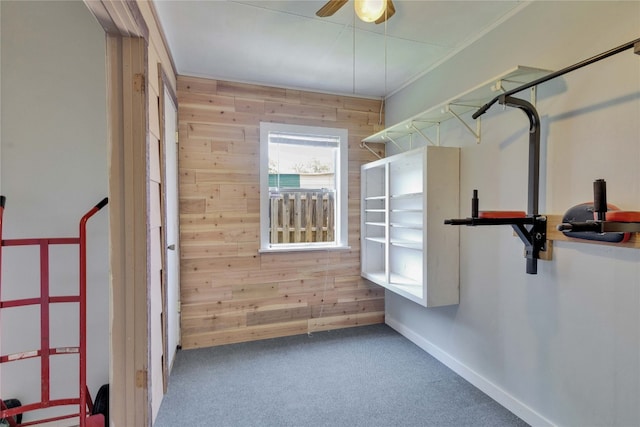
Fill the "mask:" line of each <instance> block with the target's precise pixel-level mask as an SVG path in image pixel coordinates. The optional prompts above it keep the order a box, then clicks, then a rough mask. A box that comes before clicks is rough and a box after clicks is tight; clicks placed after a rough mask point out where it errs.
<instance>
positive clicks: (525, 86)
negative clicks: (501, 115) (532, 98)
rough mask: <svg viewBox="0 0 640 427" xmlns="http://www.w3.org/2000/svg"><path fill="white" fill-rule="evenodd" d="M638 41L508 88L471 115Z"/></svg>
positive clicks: (628, 47) (482, 111) (637, 40)
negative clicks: (504, 98)
mask: <svg viewBox="0 0 640 427" xmlns="http://www.w3.org/2000/svg"><path fill="white" fill-rule="evenodd" d="M638 43H640V38H638V39H635V40H633V41H630V42H628V43H625V44H623V45H620V46H618V47H615V48H613V49H611V50H608V51H606V52H603V53H601V54H599V55H595V56H592V57H591V58H588V59H585V60H583V61H580V62H578V63H576V64H573V65H570V66H568V67H566V68H563V69H562V70H558V71H556V72H553V73H551V74H547V75H546V76H544V77H540V78H539V79H536V80H534V81H532V82H529V83H525V84H523V85H522V86H518V87H517V88H515V89H511V90H508V91H506V92H505V93H503V94H501V95H498V96H496V97H495V98H493V99H492V100H491V101H489V102H487V103H486V104H484V105H483V106H482V107H480V109H478V111H476V112H475V113H473V115H472V116H471V117H473V118H474V119H477V118H478V117H480V116H481V115H483V114H484V113H486V112H487V110H488V109H489V108H491V106H492V105H493V104H495V103H496V102H498V100H499V99H500V97H501V96H505V95H506V96H509V95H513V94H514V93H518V92H520V91H522V90H525V89H528V88H530V87H533V86H537V85H539V84H541V83H544V82H547V81H549V80H552V79H555V78H556V77H559V76H562V75H563V74H567V73H569V72H571V71H574V70H577V69H578V68H582V67H584V66H587V65H590V64H593V63H594V62H598V61H600V60H602V59H605V58H608V57H610V56H613V55H616V54H618V53H620V52H623V51H625V50H627V49H631V48H632V47H634V46H635V45H636V44H638Z"/></svg>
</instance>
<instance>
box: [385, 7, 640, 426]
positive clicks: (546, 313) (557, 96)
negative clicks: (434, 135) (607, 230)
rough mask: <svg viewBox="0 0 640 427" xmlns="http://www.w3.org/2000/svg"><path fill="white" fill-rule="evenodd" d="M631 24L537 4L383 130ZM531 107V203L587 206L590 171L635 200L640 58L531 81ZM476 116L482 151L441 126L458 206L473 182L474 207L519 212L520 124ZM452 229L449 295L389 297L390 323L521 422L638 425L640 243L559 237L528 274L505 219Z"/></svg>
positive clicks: (494, 113) (522, 186) (513, 116)
mask: <svg viewBox="0 0 640 427" xmlns="http://www.w3.org/2000/svg"><path fill="white" fill-rule="evenodd" d="M542 23H544V25H542ZM638 29H640V3H638V2H533V3H532V4H531V5H529V6H528V7H526V8H524V9H523V11H522V12H521V13H520V14H519V15H517V16H515V17H514V18H513V19H511V20H510V21H508V22H506V23H505V24H503V25H501V26H500V27H498V28H496V29H495V30H494V31H492V32H491V33H489V34H488V35H487V36H486V37H485V38H484V39H483V40H480V41H478V42H476V43H475V44H474V45H472V46H470V48H468V49H466V50H464V51H462V52H461V53H460V54H459V55H457V56H456V57H454V58H452V59H451V60H450V61H449V62H448V63H445V64H443V65H442V66H441V67H439V68H438V69H437V70H434V72H433V73H431V74H430V75H428V76H426V77H425V78H423V79H422V80H420V81H418V82H416V83H415V84H414V85H413V86H412V87H410V88H408V89H407V90H406V91H403V92H401V93H398V94H397V95H395V96H394V97H393V98H391V99H390V100H389V101H388V103H387V112H386V117H387V120H388V124H392V123H395V122H398V121H400V120H402V119H405V118H407V117H409V116H411V115H413V114H415V113H417V112H419V111H420V110H422V109H426V108H427V107H428V106H429V104H431V103H432V102H433V103H434V104H436V103H438V102H440V101H443V100H445V99H447V98H448V97H451V96H453V95H455V94H456V92H462V91H464V90H466V89H467V88H470V87H473V86H474V85H475V84H477V83H479V82H482V81H484V80H486V79H488V78H490V77H491V76H493V75H497V74H499V73H500V72H502V71H505V70H507V69H509V68H511V67H513V66H515V65H529V66H534V67H540V68H548V69H560V68H563V67H565V66H568V65H571V64H573V63H575V62H578V61H580V60H582V59H585V58H588V57H590V56H593V55H595V54H598V53H600V52H603V51H606V50H608V49H610V48H613V47H615V46H618V45H621V44H623V43H625V42H628V41H630V40H633V39H636V38H638V37H640V32H639V31H638ZM523 96H524V97H526V96H527V94H524V95H523ZM538 111H539V114H540V117H541V120H542V162H541V193H540V194H541V211H542V212H545V213H555V214H561V213H563V212H564V211H565V210H566V209H567V208H569V207H570V206H572V205H575V204H577V203H581V202H584V201H588V200H591V199H592V197H593V193H592V182H593V180H595V179H597V178H604V179H606V180H607V184H608V187H607V193H608V196H609V201H610V202H613V203H616V204H618V205H619V206H620V207H621V208H623V209H630V210H640V172H639V169H638V164H639V161H640V144H638V141H639V140H640V120H639V119H640V56H638V55H634V54H633V53H632V51H627V52H624V53H621V54H619V55H617V56H615V57H612V58H609V59H607V60H604V61H603V62H600V63H598V64H594V65H591V66H589V67H587V68H584V69H581V70H579V71H575V72H573V73H571V74H568V75H566V76H565V77H564V78H561V79H558V80H555V81H553V82H549V83H546V84H544V85H542V86H541V87H540V88H539V92H538ZM468 119H469V120H470V118H468ZM482 120H483V121H482V143H481V144H480V145H476V144H475V141H474V140H473V137H471V136H470V135H469V134H468V133H467V131H466V130H465V129H461V127H460V126H456V125H455V124H451V123H447V125H443V129H442V132H441V136H442V141H443V145H458V146H462V147H463V148H462V152H461V177H460V178H461V183H460V192H461V193H460V197H461V212H460V215H461V217H466V216H469V214H470V209H471V208H470V199H471V193H472V190H473V189H478V190H479V192H480V209H481V210H482V209H521V210H526V191H527V188H526V185H527V155H528V154H527V144H528V134H527V127H528V122H527V119H526V117H525V116H524V114H522V113H521V112H520V111H517V110H507V111H503V109H502V107H501V106H497V105H496V106H495V107H493V108H492V109H491V110H490V111H489V113H487V114H486V115H485V116H483V119H482ZM414 142H415V140H414ZM392 151H393V150H392ZM460 233H461V235H460V242H461V254H460V270H461V271H460V274H461V285H460V286H461V289H460V305H459V306H455V307H444V308H435V309H424V308H421V307H419V306H418V305H416V304H413V303H411V302H407V301H406V300H403V299H402V298H399V297H396V296H395V295H393V294H392V293H389V292H388V293H387V294H386V315H387V321H388V322H389V323H390V324H392V325H394V326H395V327H397V328H399V329H400V330H402V331H403V332H404V333H406V334H407V336H409V337H411V338H412V339H413V340H415V341H416V342H417V343H419V344H420V345H422V346H423V347H424V348H426V349H428V350H429V351H431V352H432V353H433V354H434V355H436V356H438V357H440V358H441V359H442V360H443V361H445V362H446V363H448V364H449V365H450V366H452V367H453V368H454V369H456V370H458V372H460V373H461V374H463V375H464V376H465V377H466V378H467V379H469V380H470V381H472V382H473V383H474V384H476V385H478V386H479V387H481V388H483V389H484V390H485V391H487V392H489V393H490V394H491V395H492V396H493V397H494V398H496V399H498V400H499V401H500V402H501V403H503V404H504V405H506V406H507V407H508V408H509V409H511V410H512V411H514V412H516V413H517V414H518V415H520V416H521V417H523V418H524V419H525V420H526V421H528V422H529V423H532V424H534V425H544V424H545V423H550V424H556V425H564V426H577V425H592V426H605V425H606V426H631V425H639V424H640V408H639V405H638V402H639V401H640V251H639V250H635V249H624V248H614V247H605V246H595V245H586V244H576V243H568V242H560V243H556V244H555V248H554V254H553V258H554V259H553V260H552V261H548V262H543V261H541V262H539V264H538V274H537V275H535V276H532V275H526V274H525V260H524V259H523V257H522V252H523V246H522V243H521V242H520V241H519V239H517V238H516V237H514V236H513V233H512V231H511V229H510V228H509V227H506V226H504V227H475V228H472V227H462V228H461V230H460Z"/></svg>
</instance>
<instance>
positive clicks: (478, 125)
mask: <svg viewBox="0 0 640 427" xmlns="http://www.w3.org/2000/svg"><path fill="white" fill-rule="evenodd" d="M452 105H459V104H447V105H446V106H445V107H444V109H443V112H445V113H449V114H451V116H452V117H454V118H455V119H457V120H458V121H459V122H460V123H462V125H463V126H464V127H465V128H466V129H467V130H468V131H469V133H470V134H471V135H473V136H474V137H475V138H476V144H480V135H481V120H480V119H479V118H478V119H476V129H475V130H473V128H471V126H469V125H468V124H467V122H465V121H464V119H463V118H462V117H460V115H459V114H458V113H456V112H455V111H453V110H452V109H451V106H452Z"/></svg>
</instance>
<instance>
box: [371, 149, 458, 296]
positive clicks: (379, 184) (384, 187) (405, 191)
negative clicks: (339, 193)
mask: <svg viewBox="0 0 640 427" xmlns="http://www.w3.org/2000/svg"><path fill="white" fill-rule="evenodd" d="M459 159H460V149H459V148H452V147H433V146H427V147H421V148H418V149H415V150H411V151H407V152H404V153H401V154H397V155H395V156H390V157H387V158H384V159H381V160H377V161H375V162H372V163H368V164H366V165H363V166H362V171H361V179H362V187H361V188H362V203H361V209H362V212H361V218H362V224H361V230H362V238H361V257H362V263H361V264H362V273H361V274H362V276H363V277H365V278H367V279H369V280H371V281H372V282H374V283H377V284H379V285H381V286H384V287H385V288H387V289H389V290H390V291H393V292H395V293H397V294H399V295H402V296H403V297H405V298H408V299H410V300H412V301H415V302H416V303H418V304H421V305H423V306H425V307H434V306H440V305H451V304H457V303H458V301H459V267H458V264H459V255H458V254H459V240H458V227H451V226H446V225H444V219H445V218H449V217H452V216H453V217H455V216H456V215H459V176H460V174H459V163H460V160H459Z"/></svg>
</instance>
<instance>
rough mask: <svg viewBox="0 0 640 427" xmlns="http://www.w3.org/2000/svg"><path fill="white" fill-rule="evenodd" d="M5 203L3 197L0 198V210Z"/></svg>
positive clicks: (5, 199)
mask: <svg viewBox="0 0 640 427" xmlns="http://www.w3.org/2000/svg"><path fill="white" fill-rule="evenodd" d="M6 202H7V198H6V197H5V196H0V208H3V209H4V204H5V203H6Z"/></svg>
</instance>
